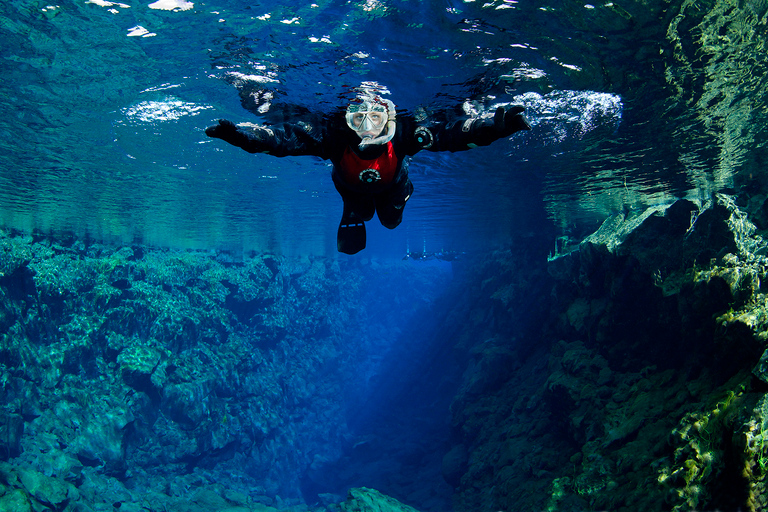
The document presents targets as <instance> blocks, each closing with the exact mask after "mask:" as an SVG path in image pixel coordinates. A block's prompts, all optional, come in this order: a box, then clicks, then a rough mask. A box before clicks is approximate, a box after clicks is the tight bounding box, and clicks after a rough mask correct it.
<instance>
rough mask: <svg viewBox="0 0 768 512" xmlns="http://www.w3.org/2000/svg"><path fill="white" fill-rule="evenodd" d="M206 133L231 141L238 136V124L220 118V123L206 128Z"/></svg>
mask: <svg viewBox="0 0 768 512" xmlns="http://www.w3.org/2000/svg"><path fill="white" fill-rule="evenodd" d="M205 134H206V135H207V136H209V137H213V138H215V139H221V140H224V141H227V142H229V141H230V140H232V139H233V138H234V137H236V136H237V125H236V124H235V123H233V122H232V121H228V120H227V119H219V124H217V125H214V126H209V127H208V128H206V129H205Z"/></svg>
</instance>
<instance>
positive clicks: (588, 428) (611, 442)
mask: <svg viewBox="0 0 768 512" xmlns="http://www.w3.org/2000/svg"><path fill="white" fill-rule="evenodd" d="M763 206H764V198H763V201H760V200H759V198H754V197H753V198H752V199H750V200H747V199H744V200H743V201H739V200H737V199H735V198H733V197H730V196H725V195H720V196H718V197H717V199H716V200H714V201H713V202H712V203H710V204H705V205H697V204H694V203H692V202H689V201H685V200H681V201H678V202H676V203H674V204H672V205H671V206H668V207H657V208H652V209H649V210H647V211H645V212H642V213H635V214H633V215H627V214H621V215H617V216H615V217H613V218H610V219H608V220H607V221H606V222H605V223H604V224H603V226H602V227H601V229H600V230H599V231H598V232H596V233H595V234H594V235H592V236H590V237H588V238H587V239H586V240H584V241H583V242H582V243H581V244H579V245H578V246H576V247H573V248H570V250H569V252H567V253H566V254H560V255H556V256H555V257H553V258H550V260H549V262H548V264H547V265H546V266H545V265H544V263H543V262H544V259H543V258H541V259H540V260H539V261H540V262H541V263H540V264H538V265H537V264H536V260H535V259H528V260H526V259H525V258H524V257H523V256H522V255H521V254H519V251H517V250H515V249H512V250H509V251H503V252H499V253H496V254H495V255H493V256H492V257H490V258H488V259H487V260H486V262H485V263H484V264H483V265H481V266H479V267H478V268H477V269H475V271H474V272H475V280H476V281H478V282H482V283H483V286H481V287H478V288H476V289H474V290H473V291H472V296H471V298H470V300H469V302H470V304H472V306H471V307H470V308H469V309H468V310H467V311H466V312H465V318H466V319H467V322H466V326H467V328H466V329H463V330H460V332H458V334H457V336H456V337H455V338H454V343H455V344H456V345H457V346H460V347H464V348H465V349H466V351H467V354H468V355H469V356H470V359H469V360H470V363H469V364H468V366H467V370H466V372H465V375H464V379H463V387H462V392H460V393H459V394H458V395H457V397H456V398H455V400H454V403H453V405H452V412H453V430H454V438H453V444H452V448H451V449H450V450H449V451H447V454H446V455H445V457H444V459H443V473H444V477H445V478H446V480H447V481H449V482H450V483H451V484H452V485H454V487H455V496H454V502H455V506H456V509H457V510H461V511H470V510H472V511H474V510H550V511H581V510H611V511H636V510H716V509H719V510H754V511H756V510H764V509H765V508H766V501H768V499H767V498H766V496H768V495H766V494H765V483H764V479H765V474H766V468H767V467H768V463H767V462H766V459H768V450H766V446H765V442H764V437H765V430H766V425H768V417H766V414H768V406H766V392H768V377H766V375H765V371H766V368H768V365H767V364H766V363H765V360H766V359H768V358H767V357H766V356H762V357H761V354H762V353H763V350H764V349H765V341H766V336H767V335H766V322H768V313H766V304H768V301H767V300H766V292H765V288H764V285H763V284H762V283H764V282H765V272H766V268H768V259H766V256H765V255H766V254H767V253H768V244H767V243H766V242H765V241H764V239H763V237H762V231H761V230H760V229H758V227H756V226H755V224H753V223H752V222H751V221H750V220H749V217H750V216H751V217H752V218H753V219H755V221H756V222H757V223H758V225H761V224H762V221H761V219H762V218H763V217H764V214H762V213H761V212H762V211H763V210H764V207H763ZM508 269H517V271H514V270H513V271H509V270H508ZM548 276H549V277H548ZM549 279H551V281H550V280H549ZM532 283H536V285H532ZM541 283H547V284H546V285H545V288H546V289H545V291H544V292H543V293H542V290H541V289H540V288H541ZM523 317H527V319H528V320H527V321H526V320H525V319H524V318H523ZM473 319H476V320H475V321H473ZM490 319H492V321H491V320H490ZM521 326H527V328H526V330H527V335H526V336H520V327H521Z"/></svg>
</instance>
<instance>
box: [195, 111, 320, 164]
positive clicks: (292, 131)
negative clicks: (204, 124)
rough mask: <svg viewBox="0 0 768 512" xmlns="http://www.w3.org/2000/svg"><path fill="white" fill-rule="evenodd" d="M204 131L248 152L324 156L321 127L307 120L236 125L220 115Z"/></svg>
mask: <svg viewBox="0 0 768 512" xmlns="http://www.w3.org/2000/svg"><path fill="white" fill-rule="evenodd" d="M205 134H206V135H207V136H209V137H213V138H216V139H222V140H223V141H225V142H228V143H230V144H232V145H233V146H237V147H239V148H242V149H244V150H245V151H247V152H249V153H269V154H270V155H274V156H300V155H315V156H322V133H321V130H320V129H319V128H318V127H315V126H312V125H310V124H308V123H304V122H299V123H295V124H293V123H284V124H281V125H276V126H258V125H253V124H250V123H248V124H241V125H236V124H235V123H233V122H232V121H228V120H226V119H220V120H219V124H217V125H214V126H210V127H208V128H207V129H206V130H205Z"/></svg>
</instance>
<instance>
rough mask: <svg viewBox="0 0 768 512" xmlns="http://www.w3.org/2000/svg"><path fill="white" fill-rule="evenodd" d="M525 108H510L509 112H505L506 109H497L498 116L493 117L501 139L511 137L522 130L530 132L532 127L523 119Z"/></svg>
mask: <svg viewBox="0 0 768 512" xmlns="http://www.w3.org/2000/svg"><path fill="white" fill-rule="evenodd" d="M523 112H525V108H524V107H521V106H519V105H517V106H514V107H510V109H509V110H504V107H499V108H497V109H496V114H495V115H494V116H493V126H494V128H495V129H496V131H497V132H499V137H509V136H510V135H512V134H513V133H515V132H519V131H520V130H530V129H531V125H529V124H528V121H526V120H525V117H523Z"/></svg>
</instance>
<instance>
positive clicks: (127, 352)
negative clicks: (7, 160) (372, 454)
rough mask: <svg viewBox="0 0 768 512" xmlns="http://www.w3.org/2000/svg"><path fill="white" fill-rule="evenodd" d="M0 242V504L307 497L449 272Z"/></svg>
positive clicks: (244, 502)
mask: <svg viewBox="0 0 768 512" xmlns="http://www.w3.org/2000/svg"><path fill="white" fill-rule="evenodd" d="M0 235H2V236H0V396H1V397H2V399H1V400H0V406H1V408H0V461H5V462H3V464H2V467H0V510H29V509H31V510H43V509H46V507H48V509H52V510H112V509H113V505H114V506H122V507H123V510H132V508H131V507H134V508H135V509H136V510H139V509H142V508H141V507H144V508H143V509H142V510H165V509H166V507H169V508H167V509H168V510H172V509H173V507H177V506H178V507H181V506H182V504H184V503H193V502H194V503H197V502H196V501H195V500H196V499H197V497H199V496H201V497H200V498H199V501H200V502H201V503H203V504H202V505H201V504H198V505H189V507H192V508H188V509H187V508H185V509H184V510H214V508H210V507H208V506H207V505H205V503H207V501H206V500H208V501H210V500H214V501H216V500H218V501H216V502H217V503H218V505H217V507H220V508H215V509H216V510H219V509H221V510H223V509H225V508H226V507H224V505H226V506H227V507H245V508H244V509H243V510H246V509H247V510H261V508H259V507H262V508H263V507H269V506H276V507H287V506H290V505H302V506H306V505H303V501H304V497H303V496H302V495H301V479H302V475H303V474H304V473H305V472H306V471H308V470H309V469H310V468H311V467H313V466H319V465H322V464H324V463H327V462H329V461H334V460H337V459H338V458H339V457H340V455H341V453H342V452H343V451H344V450H345V449H346V447H348V446H351V445H353V444H355V443H357V442H359V440H358V439H355V437H354V435H353V434H352V433H351V432H350V429H349V428H348V426H347V418H348V417H350V416H352V415H354V410H355V408H357V407H360V406H361V401H362V400H364V399H367V395H366V390H367V389H368V388H367V386H368V384H367V383H368V382H369V380H370V379H371V377H372V376H374V375H376V374H377V372H379V371H381V366H382V364H383V362H382V361H386V355H387V351H388V350H389V349H390V348H391V346H392V345H393V344H394V343H395V342H396V341H397V340H398V336H397V335H398V331H397V330H395V329H393V326H392V325H391V323H392V322H393V318H395V319H397V321H400V322H404V323H407V322H408V321H409V319H410V318H411V317H412V316H413V315H417V316H418V315H423V316H427V315H429V313H428V311H429V308H430V307H431V303H432V302H431V301H432V298H433V297H432V294H434V293H436V292H435V291H436V290H437V289H439V288H440V287H441V286H442V282H443V279H444V278H445V275H444V273H441V272H437V273H431V272H430V271H429V270H424V269H417V268H416V267H413V266H408V265H396V264H395V265H393V266H387V265H382V264H378V263H376V262H367V263H366V264H356V265H352V266H349V267H345V268H342V266H341V265H340V264H339V262H338V261H333V260H327V259H314V260H309V259H304V260H289V259H285V258H279V257H273V256H268V255H257V256H254V257H252V258H249V259H247V260H245V261H233V260H232V259H230V257H229V256H228V255H227V254H224V253H199V252H185V251H163V250H155V249H149V248H146V247H141V246H133V247H122V248H115V247H108V246H103V245H100V244H95V243H88V242H85V241H82V240H76V239H68V240H51V239H49V238H46V237H39V236H23V235H20V234H14V233H0ZM400 279H403V280H405V282H408V283H411V284H413V285H414V290H413V291H411V292H408V294H405V293H404V292H403V288H402V281H400ZM371 294H373V295H375V296H376V298H377V299H379V300H380V301H383V302H384V303H386V304H390V305H391V310H390V311H389V313H391V314H390V315H381V314H380V312H379V311H378V308H379V307H380V303H378V304H377V303H374V306H370V305H369V304H368V303H367V302H366V301H367V299H366V297H367V296H368V295H371ZM406 295H407V296H406ZM359 326H365V327H364V328H361V327H359ZM351 390H355V393H352V392H351ZM193 497H194V499H193ZM222 500H223V501H222ZM115 504H116V505H115ZM309 504H310V505H311V504H312V503H309ZM195 506H198V508H194V507H195ZM30 507H31V508H30Z"/></svg>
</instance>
